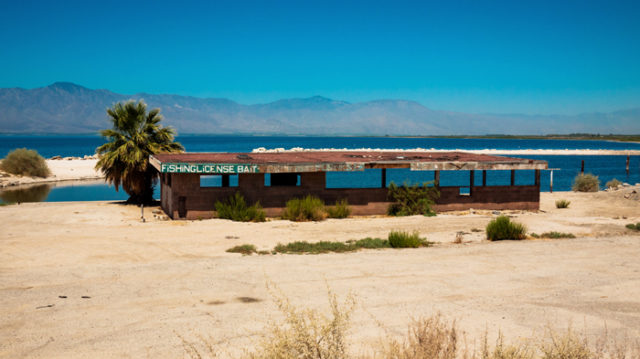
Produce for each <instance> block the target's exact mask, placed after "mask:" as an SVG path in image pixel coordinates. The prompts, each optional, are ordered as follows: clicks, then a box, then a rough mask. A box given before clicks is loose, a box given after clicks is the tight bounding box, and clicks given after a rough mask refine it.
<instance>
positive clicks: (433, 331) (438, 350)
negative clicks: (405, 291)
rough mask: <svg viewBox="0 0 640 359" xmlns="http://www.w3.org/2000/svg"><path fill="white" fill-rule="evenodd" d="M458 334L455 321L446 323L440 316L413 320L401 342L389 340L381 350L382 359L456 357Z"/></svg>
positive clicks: (453, 358) (444, 358)
mask: <svg viewBox="0 0 640 359" xmlns="http://www.w3.org/2000/svg"><path fill="white" fill-rule="evenodd" d="M458 337H459V333H458V331H457V328H456V324H455V321H452V322H447V321H445V320H443V319H442V317H441V316H440V314H438V315H435V316H433V317H430V318H420V319H417V320H414V321H413V323H412V324H410V325H409V328H408V330H407V335H406V337H405V339H404V340H403V341H402V342H399V341H396V340H394V339H390V340H389V341H388V342H387V343H385V344H386V345H384V349H383V352H384V353H383V357H384V358H398V359H414V358H415V359H418V358H438V359H455V358H456V357H457V355H456V354H457V347H458Z"/></svg>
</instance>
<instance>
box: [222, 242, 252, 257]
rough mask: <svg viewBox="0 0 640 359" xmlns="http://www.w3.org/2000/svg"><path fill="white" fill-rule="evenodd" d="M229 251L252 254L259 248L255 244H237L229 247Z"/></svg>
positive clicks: (246, 254)
mask: <svg viewBox="0 0 640 359" xmlns="http://www.w3.org/2000/svg"><path fill="white" fill-rule="evenodd" d="M227 252H229V253H241V254H242V255H245V256H250V255H251V254H253V253H257V252H258V250H257V249H256V246H254V245H253V244H243V245H240V246H235V247H232V248H229V249H227Z"/></svg>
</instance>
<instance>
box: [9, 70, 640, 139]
mask: <svg viewBox="0 0 640 359" xmlns="http://www.w3.org/2000/svg"><path fill="white" fill-rule="evenodd" d="M129 99H133V100H139V99H143V100H144V101H145V102H146V103H147V104H148V106H149V108H156V107H158V108H160V109H161V110H162V112H161V113H162V115H163V116H164V121H163V123H164V124H165V125H169V126H172V127H174V128H175V129H176V130H177V131H178V133H180V134H205V133H206V134H255V135H276V134H283V135H410V136H441V135H484V134H510V135H518V134H528V135H543V134H550V133H553V134H568V133H602V134H609V133H616V134H628V133H640V107H639V108H634V109H628V110H621V111H615V112H609V113H585V114H580V115H573V116H567V115H523V114H468V113H461V112H451V111H436V110H431V109H429V108H427V107H425V106H423V105H421V104H419V103H417V102H414V101H407V100H376V101H367V102H357V103H349V102H345V101H339V100H332V99H328V98H325V97H321V96H314V97H310V98H294V99H283V100H279V101H274V102H270V103H266V104H256V105H243V104H239V103H237V102H234V101H232V100H229V99H224V98H198V97H190V96H180V95H168V94H167V95H165V94H160V95H158V94H148V93H138V94H134V95H125V94H118V93H115V92H111V91H109V90H104V89H99V90H92V89H89V88H86V87H83V86H80V85H76V84H73V83H69V82H56V83H54V84H52V85H49V86H46V87H40V88H34V89H22V88H3V89H0V133H14V134H21V133H22V134H27V133H47V134H60V133H66V134H76V133H77V134H80V133H95V132H97V131H98V130H100V129H103V128H106V127H108V126H109V122H108V121H107V114H106V109H107V108H108V107H111V106H112V105H113V104H114V103H116V102H119V101H126V100H129Z"/></svg>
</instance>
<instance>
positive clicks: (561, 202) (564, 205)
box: [556, 199, 571, 208]
mask: <svg viewBox="0 0 640 359" xmlns="http://www.w3.org/2000/svg"><path fill="white" fill-rule="evenodd" d="M570 204H571V201H567V200H566V199H559V200H557V201H556V208H569V205H570Z"/></svg>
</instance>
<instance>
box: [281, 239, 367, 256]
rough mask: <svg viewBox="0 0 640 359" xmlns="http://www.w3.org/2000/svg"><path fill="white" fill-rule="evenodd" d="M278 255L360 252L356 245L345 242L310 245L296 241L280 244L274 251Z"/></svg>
mask: <svg viewBox="0 0 640 359" xmlns="http://www.w3.org/2000/svg"><path fill="white" fill-rule="evenodd" d="M273 250H274V251H276V252H278V253H297V254H301V253H310V254H318V253H328V252H337V253H342V252H352V251H355V250H358V247H356V246H355V245H354V244H352V243H351V244H350V243H344V242H328V241H320V242H316V243H309V242H306V241H296V242H291V243H287V244H278V245H277V246H276V247H275V248H274V249H273Z"/></svg>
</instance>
